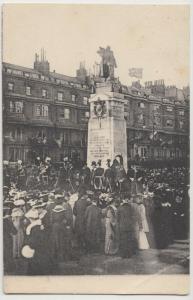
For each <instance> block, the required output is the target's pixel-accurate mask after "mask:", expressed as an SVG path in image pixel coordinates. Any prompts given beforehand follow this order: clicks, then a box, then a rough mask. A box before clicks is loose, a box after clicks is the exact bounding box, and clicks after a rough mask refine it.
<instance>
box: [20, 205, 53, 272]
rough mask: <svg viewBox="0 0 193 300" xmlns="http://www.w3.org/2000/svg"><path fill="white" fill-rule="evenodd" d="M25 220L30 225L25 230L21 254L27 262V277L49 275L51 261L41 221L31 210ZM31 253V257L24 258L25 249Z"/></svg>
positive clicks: (35, 212)
mask: <svg viewBox="0 0 193 300" xmlns="http://www.w3.org/2000/svg"><path fill="white" fill-rule="evenodd" d="M25 216H26V218H28V219H29V221H30V224H29V225H28V226H27V228H26V236H25V243H24V244H25V246H24V247H23V249H22V254H23V256H24V257H26V259H27V262H28V268H27V274H28V275H50V274H52V271H53V261H52V257H51V253H50V245H49V243H48V240H47V235H46V234H45V230H44V226H43V224H42V221H41V220H40V219H39V214H38V211H37V210H36V209H31V210H30V211H28V212H27V213H26V215H25ZM26 246H27V247H29V249H30V250H31V251H33V252H34V253H33V255H31V256H30V258H28V257H27V256H25V251H24V249H25V247H26Z"/></svg>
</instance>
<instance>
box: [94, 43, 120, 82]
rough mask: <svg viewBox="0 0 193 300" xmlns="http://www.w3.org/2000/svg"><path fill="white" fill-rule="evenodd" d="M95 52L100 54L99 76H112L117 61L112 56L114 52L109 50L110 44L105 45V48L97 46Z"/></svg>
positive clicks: (111, 77)
mask: <svg viewBox="0 0 193 300" xmlns="http://www.w3.org/2000/svg"><path fill="white" fill-rule="evenodd" d="M97 53H98V54H99V55H100V56H101V58H102V60H101V65H100V76H101V77H104V78H105V79H107V78H110V79H113V78H114V68H117V63H116V60H115V57H114V53H113V51H112V50H111V48H110V46H107V47H106V49H105V48H103V47H99V50H98V51H97Z"/></svg>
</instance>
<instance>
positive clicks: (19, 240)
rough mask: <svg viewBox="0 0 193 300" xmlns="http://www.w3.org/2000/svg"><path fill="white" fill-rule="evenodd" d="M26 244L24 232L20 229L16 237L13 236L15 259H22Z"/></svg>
mask: <svg viewBox="0 0 193 300" xmlns="http://www.w3.org/2000/svg"><path fill="white" fill-rule="evenodd" d="M23 242H24V232H23V229H22V228H19V229H18V231H17V234H16V235H13V258H19V257H21V249H22V247H23Z"/></svg>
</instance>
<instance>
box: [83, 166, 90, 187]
mask: <svg viewBox="0 0 193 300" xmlns="http://www.w3.org/2000/svg"><path fill="white" fill-rule="evenodd" d="M90 176H91V172H90V169H89V167H88V166H87V163H86V162H85V163H84V166H83V168H82V170H81V183H82V184H83V185H85V186H86V187H87V188H89V186H90Z"/></svg>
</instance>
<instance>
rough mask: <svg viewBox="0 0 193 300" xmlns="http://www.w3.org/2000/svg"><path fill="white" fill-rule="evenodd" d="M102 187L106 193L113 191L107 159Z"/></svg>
mask: <svg viewBox="0 0 193 300" xmlns="http://www.w3.org/2000/svg"><path fill="white" fill-rule="evenodd" d="M104 186H105V190H106V192H112V191H113V171H112V169H111V160H110V159H107V168H106V170H105V172H104Z"/></svg>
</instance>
